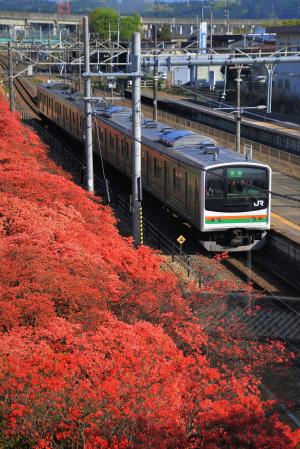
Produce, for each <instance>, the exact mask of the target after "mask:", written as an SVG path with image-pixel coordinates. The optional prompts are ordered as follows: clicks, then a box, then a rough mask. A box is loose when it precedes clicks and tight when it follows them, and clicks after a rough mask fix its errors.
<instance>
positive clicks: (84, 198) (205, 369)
mask: <svg viewBox="0 0 300 449" xmlns="http://www.w3.org/2000/svg"><path fill="white" fill-rule="evenodd" d="M0 114H1V115H0V137H1V141H2V145H1V149H0V171H1V177H0V205H1V206H0V208H1V210H0V256H1V270H0V294H1V302H0V332H1V343H0V447H3V448H4V447H5V448H11V449H12V448H14V449H17V448H20V449H21V448H22V449H23V448H51V449H54V448H55V449H56V448H61V449H69V448H70V449H71V448H72V449H74V448H78V449H79V448H80V449H81V448H85V449H104V448H107V449H125V448H131V449H134V448H137V449H138V448H140V449H144V448H156V449H159V448H161V449H167V448H168V449H172V448H174V449H175V448H176V449H192V448H200V447H205V448H206V449H218V448H220V449H221V448H222V449H224V448H225V449H226V448H228V449H229V448H230V449H234V448H236V449H242V448H249V449H250V448H254V449H259V448H261V449H262V448H264V449H266V448H269V449H275V448H276V449H281V448H282V449H292V448H295V447H296V446H297V443H298V442H299V435H298V433H293V432H291V430H290V429H289V428H288V427H287V426H284V425H283V424H282V423H280V421H279V420H278V419H277V417H276V416H275V415H273V417H271V418H270V417H267V411H270V409H271V407H272V404H270V403H266V402H263V401H262V400H261V399H260V395H259V381H258V380H256V379H255V378H254V377H253V374H252V371H251V366H249V367H247V369H244V370H236V369H235V368H234V367H233V366H230V364H226V363H225V361H223V359H222V357H223V356H222V357H221V359H222V363H218V362H216V360H215V355H216V352H217V348H216V346H214V342H213V341H212V339H211V337H207V335H205V333H204V332H203V328H202V326H201V325H200V323H199V320H198V317H197V316H196V315H195V314H194V311H193V309H192V308H190V307H189V306H188V304H187V302H186V300H185V299H184V298H183V296H182V295H181V293H180V290H179V289H178V286H177V280H176V278H175V277H174V276H173V275H172V274H170V273H168V272H166V271H164V270H163V269H162V268H161V258H160V257H159V256H158V255H156V254H154V252H153V251H151V250H150V249H149V248H147V247H141V248H139V249H138V250H135V249H134V248H133V246H132V243H131V240H130V239H124V238H122V237H120V235H119V234H118V232H117V229H116V227H115V219H114V217H113V215H112V213H111V211H110V209H109V208H107V207H105V206H103V205H102V204H101V203H100V202H99V201H98V200H97V199H96V198H95V197H93V196H91V195H89V194H88V193H86V192H85V191H84V190H83V189H81V188H79V187H77V186H76V185H74V184H73V183H72V182H71V180H70V179H68V176H66V175H65V174H64V173H63V172H62V170H61V169H60V168H59V167H57V166H56V165H55V164H54V163H53V162H51V161H50V160H48V159H47V149H46V148H45V146H44V145H43V144H42V143H41V142H40V141H39V139H38V137H37V136H36V135H35V134H33V133H32V132H31V131H30V130H29V129H28V128H25V127H23V126H22V125H21V124H20V122H19V120H18V117H17V115H15V114H11V113H9V111H8V108H7V105H6V103H5V102H4V101H1V103H0ZM197 294H199V292H197ZM224 338H225V336H224ZM226 338H227V336H226ZM227 342H228V340H227ZM231 343H233V340H232V342H230V343H229V345H230V344H231ZM231 348H234V350H235V351H239V350H240V351H242V350H241V348H240V347H239V346H238V345H236V346H233V345H232V346H231ZM228 351H229V347H227V355H228ZM241 354H242V352H241ZM211 355H212V357H211ZM242 355H243V354H242ZM224 360H225V357H224Z"/></svg>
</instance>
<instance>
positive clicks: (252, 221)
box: [205, 218, 267, 224]
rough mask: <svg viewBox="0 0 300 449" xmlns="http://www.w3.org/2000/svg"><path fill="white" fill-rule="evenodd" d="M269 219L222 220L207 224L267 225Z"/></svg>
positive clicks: (208, 221) (206, 222)
mask: <svg viewBox="0 0 300 449" xmlns="http://www.w3.org/2000/svg"><path fill="white" fill-rule="evenodd" d="M266 221H267V219H266V218H262V219H261V220H253V219H251V218H244V219H240V218H238V219H236V220H233V219H230V220H226V219H222V220H214V221H211V220H205V224H223V223H266Z"/></svg>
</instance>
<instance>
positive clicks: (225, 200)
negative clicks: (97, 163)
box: [38, 84, 271, 251]
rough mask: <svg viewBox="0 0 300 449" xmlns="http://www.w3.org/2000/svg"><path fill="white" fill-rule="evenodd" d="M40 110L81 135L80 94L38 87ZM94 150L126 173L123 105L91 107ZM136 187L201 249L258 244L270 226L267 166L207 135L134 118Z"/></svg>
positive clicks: (127, 124) (127, 123) (128, 123)
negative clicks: (191, 233) (138, 159)
mask: <svg viewBox="0 0 300 449" xmlns="http://www.w3.org/2000/svg"><path fill="white" fill-rule="evenodd" d="M38 104H39V108H40V111H41V113H42V114H43V115H44V116H46V117H47V118H48V119H50V120H52V121H54V122H55V123H56V124H57V125H58V126H60V127H61V128H63V129H64V130H65V131H67V132H68V133H69V134H70V135H71V136H73V137H74V138H76V139H78V140H81V141H82V139H83V137H82V136H83V101H82V97H81V98H80V96H78V94H76V93H72V92H70V90H69V89H67V88H66V87H65V86H63V85H59V84H51V85H49V84H48V85H41V86H39V87H38ZM93 115H94V117H93V136H94V137H93V138H94V151H95V152H98V151H99V150H100V149H101V151H102V155H103V158H104V159H105V160H106V161H107V162H108V163H109V164H111V165H113V166H114V167H115V168H117V169H118V170H119V171H121V172H122V173H124V174H125V175H126V176H128V177H130V175H131V127H132V120H131V110H129V109H128V108H124V107H122V106H117V105H114V106H111V105H106V106H105V105H103V103H101V104H99V105H97V106H96V107H95V108H94V114H93ZM142 177H143V188H144V189H146V190H147V191H149V192H150V193H151V194H152V195H153V196H155V197H156V198H158V199H159V200H160V201H161V202H162V203H163V204H165V205H166V206H167V207H168V208H169V209H171V210H173V211H175V212H176V213H177V214H178V215H180V216H181V217H182V218H183V219H184V220H185V221H187V222H189V223H190V224H192V225H193V226H195V227H196V228H197V229H198V231H199V242H200V244H201V245H202V246H203V247H204V248H206V249H207V250H208V251H246V250H252V249H259V248H261V247H263V245H264V243H265V240H266V235H267V231H268V230H269V229H270V207H271V196H270V190H271V169H270V167H268V166H267V165H265V164H262V163H260V162H257V161H254V160H251V159H250V160H247V159H246V158H245V157H244V156H242V155H240V154H237V153H235V152H233V151H231V150H228V149H225V148H222V147H219V146H217V145H216V142H215V141H214V140H213V139H211V138H208V137H207V136H204V135H201V134H198V133H195V132H192V131H187V130H178V129H173V128H170V127H169V126H166V125H164V124H162V123H159V122H154V121H153V120H146V119H143V120H142Z"/></svg>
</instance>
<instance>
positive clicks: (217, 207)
mask: <svg viewBox="0 0 300 449" xmlns="http://www.w3.org/2000/svg"><path fill="white" fill-rule="evenodd" d="M268 199H269V195H268V172H267V170H266V169H265V168H259V167H251V166H247V167H244V166H232V167H224V168H218V169H213V170H209V171H207V173H206V201H205V207H206V209H207V210H211V211H217V212H243V211H244V212H246V211H251V210H258V209H264V208H266V207H268Z"/></svg>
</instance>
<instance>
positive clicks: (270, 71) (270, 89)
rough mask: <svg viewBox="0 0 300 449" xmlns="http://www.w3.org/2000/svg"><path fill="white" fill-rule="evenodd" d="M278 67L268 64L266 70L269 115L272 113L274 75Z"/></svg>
mask: <svg viewBox="0 0 300 449" xmlns="http://www.w3.org/2000/svg"><path fill="white" fill-rule="evenodd" d="M275 67H276V65H272V64H267V65H266V69H267V71H268V94H267V113H268V114H271V112H272V95H273V73H274V70H275Z"/></svg>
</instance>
